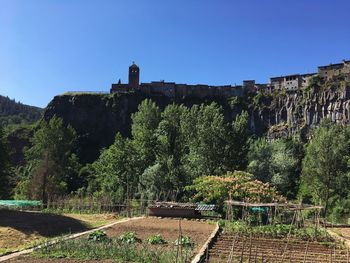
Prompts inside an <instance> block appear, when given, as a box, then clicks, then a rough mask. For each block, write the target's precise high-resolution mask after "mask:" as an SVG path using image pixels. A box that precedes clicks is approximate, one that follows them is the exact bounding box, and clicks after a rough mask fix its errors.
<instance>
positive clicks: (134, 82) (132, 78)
mask: <svg viewBox="0 0 350 263" xmlns="http://www.w3.org/2000/svg"><path fill="white" fill-rule="evenodd" d="M139 83H140V69H139V67H138V66H137V65H136V64H135V62H133V63H132V65H131V66H130V67H129V87H131V88H132V89H138V88H139Z"/></svg>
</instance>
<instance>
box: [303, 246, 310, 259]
mask: <svg viewBox="0 0 350 263" xmlns="http://www.w3.org/2000/svg"><path fill="white" fill-rule="evenodd" d="M308 250H309V241H307V243H306V249H305V253H304V260H303V262H304V263H305V260H306V255H307V252H308Z"/></svg>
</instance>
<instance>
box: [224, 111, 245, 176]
mask: <svg viewBox="0 0 350 263" xmlns="http://www.w3.org/2000/svg"><path fill="white" fill-rule="evenodd" d="M227 129H228V132H227V135H226V138H225V140H226V153H225V168H226V170H227V171H234V170H245V169H246V168H247V164H248V152H249V145H250V136H249V131H248V113H247V112H246V111H243V112H242V113H241V114H238V115H237V116H236V118H235V120H234V121H232V123H230V124H229V125H228V127H227Z"/></svg>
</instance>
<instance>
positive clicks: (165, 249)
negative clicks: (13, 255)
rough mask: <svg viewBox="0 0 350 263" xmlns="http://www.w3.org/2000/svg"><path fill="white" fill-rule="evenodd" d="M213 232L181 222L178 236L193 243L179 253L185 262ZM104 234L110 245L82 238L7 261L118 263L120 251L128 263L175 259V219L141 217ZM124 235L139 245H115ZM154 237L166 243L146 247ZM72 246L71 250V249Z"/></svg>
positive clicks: (202, 224)
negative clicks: (185, 237) (130, 237)
mask: <svg viewBox="0 0 350 263" xmlns="http://www.w3.org/2000/svg"><path fill="white" fill-rule="evenodd" d="M214 229H215V224H209V223H207V222H201V221H192V220H181V232H182V236H188V237H189V238H190V239H191V242H192V243H193V247H191V248H190V249H185V248H183V253H185V251H186V253H187V255H186V259H187V261H189V259H190V258H191V257H193V256H194V255H195V254H196V253H197V252H198V251H199V250H200V248H201V247H202V245H203V244H204V243H205V242H206V240H207V239H208V237H209V236H210V234H211V233H212V232H213V230H214ZM105 232H106V234H107V236H108V238H110V239H111V240H112V241H111V242H112V243H111V244H109V243H103V242H102V243H96V245H94V244H91V243H89V242H88V241H87V237H86V236H85V237H82V238H81V239H80V240H70V241H63V242H68V243H66V244H65V243H63V242H62V243H61V244H58V245H54V246H53V247H52V248H50V249H48V250H47V251H45V249H44V250H42V251H36V252H34V253H33V254H31V255H28V256H22V257H19V258H17V259H12V260H10V261H9V262H12V263H22V262H23V263H24V262H28V261H30V262H36V263H46V262H60V263H64V262H124V261H122V260H121V258H123V259H124V257H122V256H121V255H120V253H121V252H120V251H125V254H127V255H126V257H125V258H128V259H129V260H130V257H131V256H130V255H134V256H132V258H133V259H135V260H134V261H128V262H140V261H139V260H138V259H140V260H145V261H142V262H166V261H157V260H159V259H162V260H164V259H165V258H168V259H169V260H170V258H171V257H174V256H176V253H177V246H176V245H175V240H176V239H177V238H178V237H179V220H176V219H160V218H151V217H149V218H142V219H138V220H133V221H128V222H125V223H120V224H117V225H114V226H112V227H109V228H107V229H105ZM126 232H133V233H135V235H136V236H137V238H139V239H140V242H139V243H137V244H131V245H128V244H122V245H119V244H118V241H117V240H118V237H120V236H121V235H122V234H124V233H126ZM155 235H160V236H161V237H162V238H163V239H164V240H165V241H166V244H162V245H160V244H158V245H150V244H148V242H147V240H148V238H149V237H151V236H155ZM69 242H70V243H69ZM55 246H56V247H55ZM60 246H61V247H60ZM74 246H75V249H71V248H72V247H74ZM116 247H118V249H119V250H120V251H114V252H113V251H109V250H111V249H112V250H113V249H114V250H116V249H115V248H116ZM83 250H86V251H83ZM76 251H78V252H76ZM79 251H80V252H79ZM111 257H112V258H111ZM113 257H114V258H113ZM146 259H147V260H148V261H147V260H146ZM113 260H115V261H113ZM152 260H153V261H152ZM169 262H171V261H169Z"/></svg>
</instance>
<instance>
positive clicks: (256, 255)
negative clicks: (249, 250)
mask: <svg viewBox="0 0 350 263" xmlns="http://www.w3.org/2000/svg"><path fill="white" fill-rule="evenodd" d="M257 257H258V247H257V246H255V259H254V263H257V262H258V261H257V260H258V258H257Z"/></svg>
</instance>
